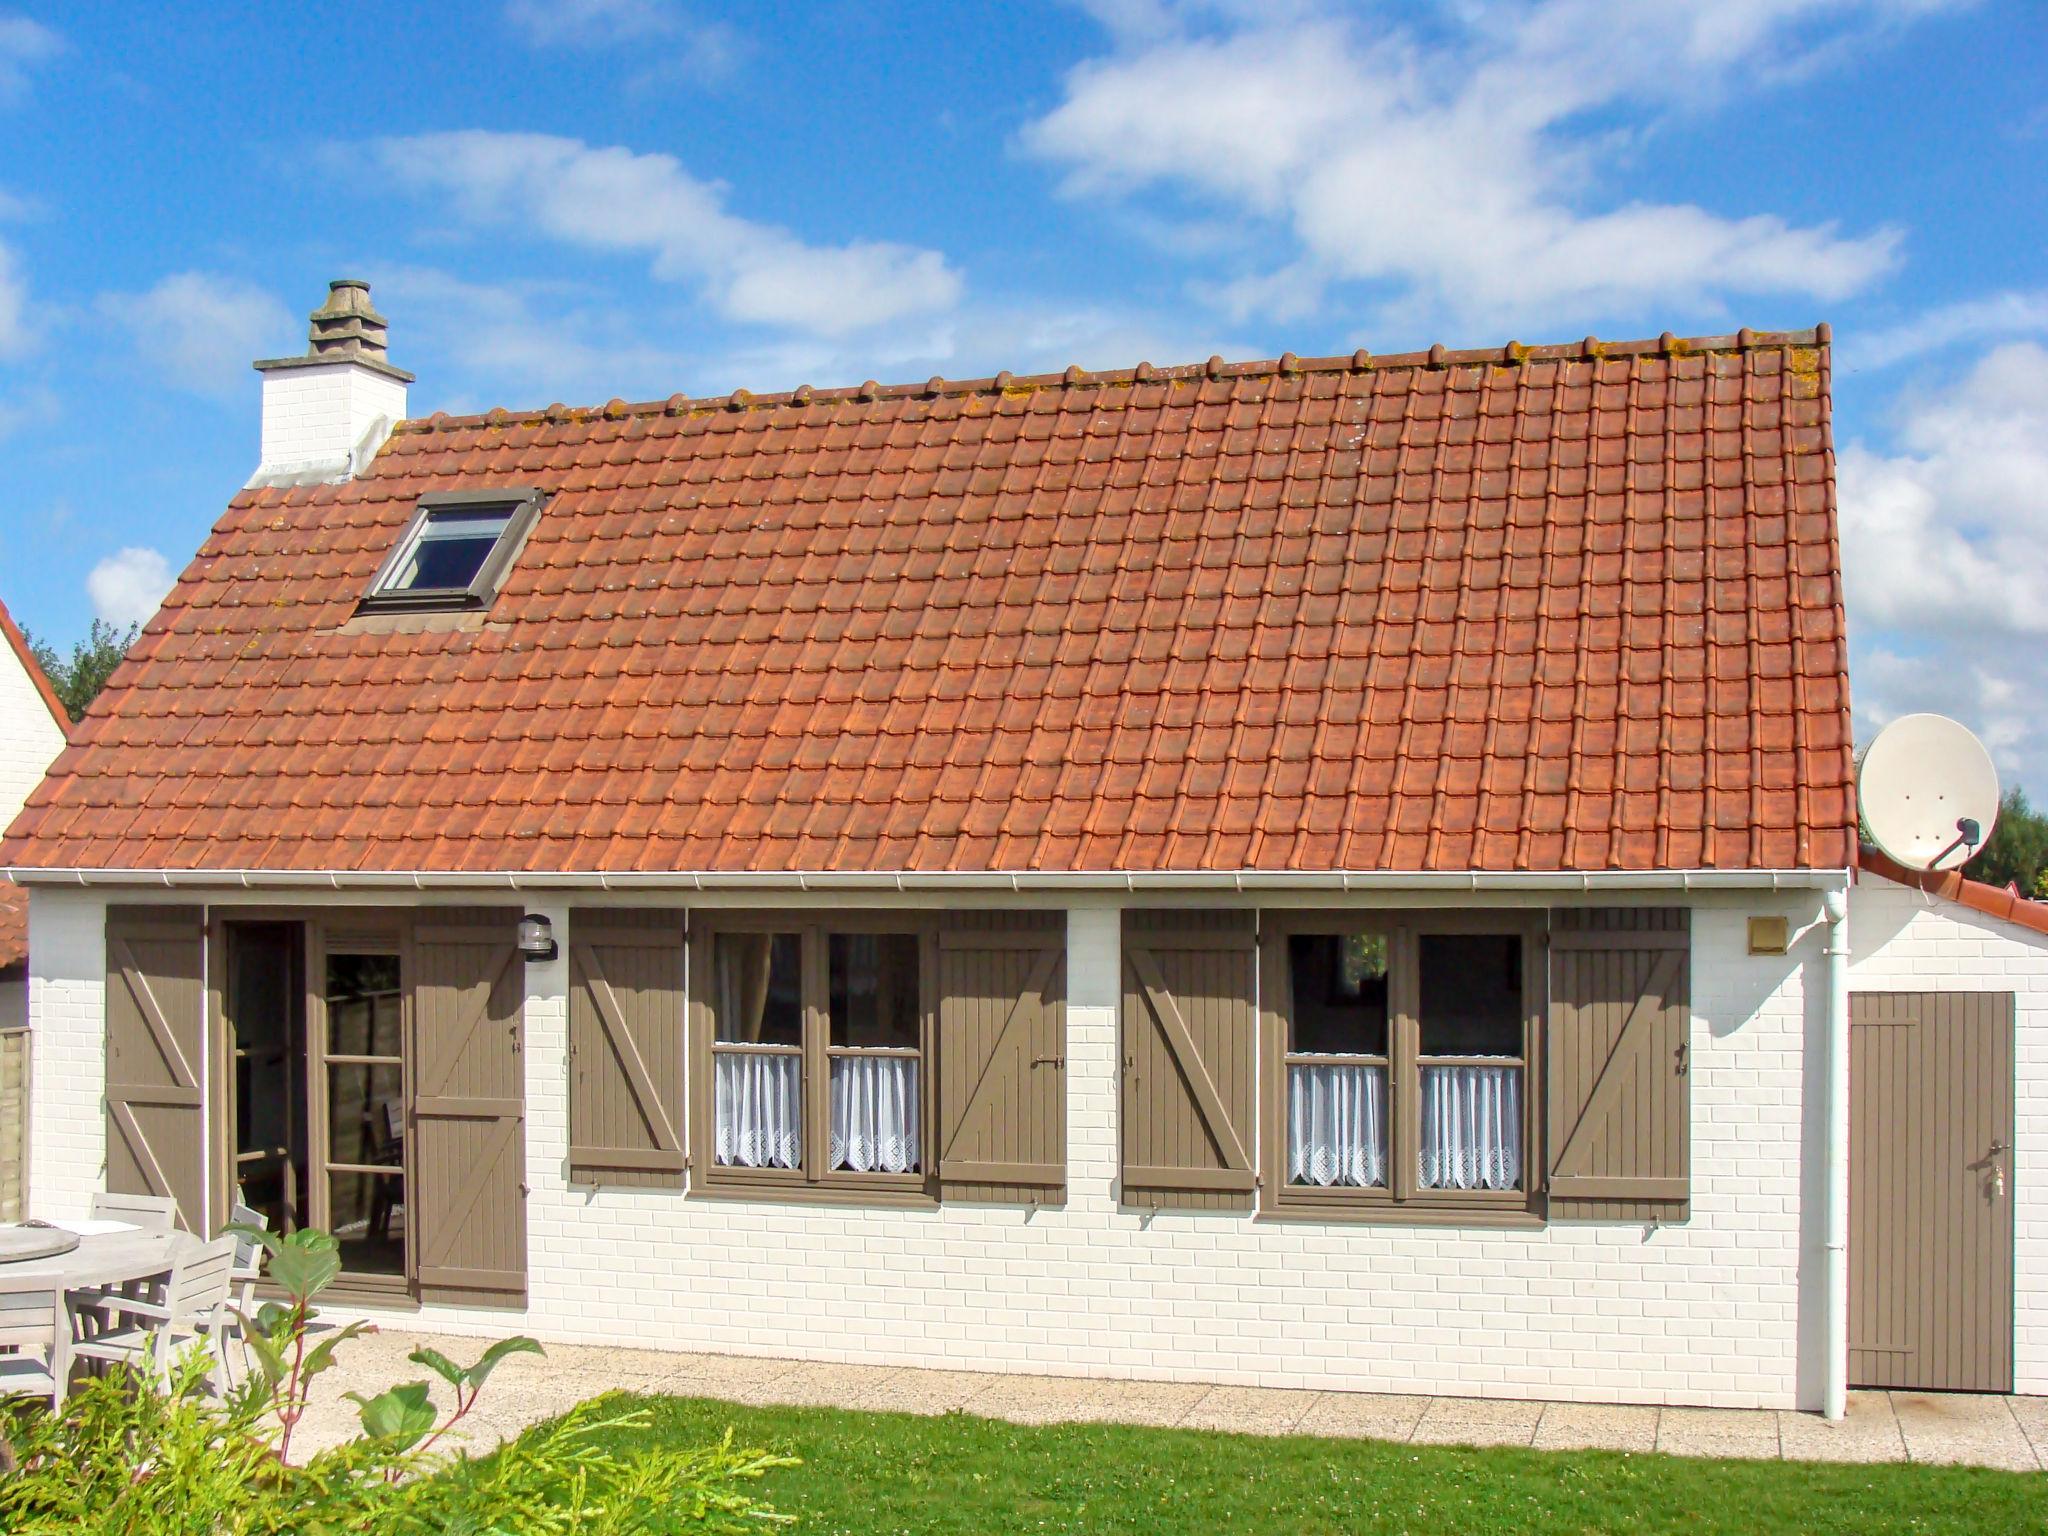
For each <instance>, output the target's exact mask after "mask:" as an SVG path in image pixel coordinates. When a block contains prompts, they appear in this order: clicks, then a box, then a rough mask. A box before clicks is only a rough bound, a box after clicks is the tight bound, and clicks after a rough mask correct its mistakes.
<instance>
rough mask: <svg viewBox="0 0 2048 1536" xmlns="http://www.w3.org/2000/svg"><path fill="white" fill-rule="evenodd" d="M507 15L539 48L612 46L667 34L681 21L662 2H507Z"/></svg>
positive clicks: (623, 0)
mask: <svg viewBox="0 0 2048 1536" xmlns="http://www.w3.org/2000/svg"><path fill="white" fill-rule="evenodd" d="M505 19H506V20H507V21H509V22H511V23H512V25H513V26H514V27H515V28H517V29H518V30H519V31H520V32H521V33H523V34H524V35H525V38H526V40H527V41H528V42H529V43H532V44H533V45H534V46H536V47H542V48H562V47H568V48H596V47H612V46H615V45H617V44H621V43H635V42H643V41H645V40H646V39H648V38H653V37H667V36H669V35H670V34H671V33H673V32H675V31H676V30H678V29H679V28H680V27H681V26H682V25H683V22H682V18H681V16H680V15H679V14H678V13H677V11H676V8H675V7H674V6H673V5H669V4H666V3H664V0H510V3H509V4H507V5H506V7H505Z"/></svg>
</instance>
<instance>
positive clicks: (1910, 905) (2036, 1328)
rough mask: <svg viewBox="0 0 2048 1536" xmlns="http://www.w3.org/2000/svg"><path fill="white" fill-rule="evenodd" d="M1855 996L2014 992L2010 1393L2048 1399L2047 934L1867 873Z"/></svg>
mask: <svg viewBox="0 0 2048 1536" xmlns="http://www.w3.org/2000/svg"><path fill="white" fill-rule="evenodd" d="M1849 947H1850V951H1851V955H1850V964H1849V986H1850V989H1851V990H1852V991H1856V992H2010V993H2012V994H2013V995H2014V1022H2015V1029H2016V1033H2017V1035H2018V1039H2017V1040H2016V1041H2015V1044H2014V1051H2013V1105H2014V1120H2015V1125H2014V1131H2015V1133H2016V1134H2015V1135H2014V1136H2013V1169H2012V1173H2013V1177H2012V1198H2013V1281H2014V1286H2013V1289H2014V1295H2013V1389H2014V1390H2015V1391H2018V1392H2028V1393H2048V934H2040V933H2036V932H2034V931H2033V930H2032V929H2030V928H2023V927H2021V926H2020V925H2019V924H2017V923H2008V922H2005V921H2004V920H2002V919H2000V918H1995V917H1989V916H1986V915H1985V914H1984V913H1981V912H1977V911H1974V910H1973V909H1971V908H1969V907H1966V906H1963V905H1961V904H1960V903H1958V902H1953V901H1945V900H1943V899H1942V898H1940V897H1938V896H1932V895H1929V894H1927V893H1926V892H1924V891H1919V890H1916V889H1914V888H1913V887H1911V886H1906V885H1900V884H1898V883H1896V882H1894V881H1891V880H1886V879H1883V878H1881V877H1879V876H1876V875H1871V874H1865V875H1863V876H1862V877H1861V879H1860V880H1859V881H1858V882H1857V885H1856V888H1855V890H1854V891H1853V892H1852V893H1851V895H1850V898H1849Z"/></svg>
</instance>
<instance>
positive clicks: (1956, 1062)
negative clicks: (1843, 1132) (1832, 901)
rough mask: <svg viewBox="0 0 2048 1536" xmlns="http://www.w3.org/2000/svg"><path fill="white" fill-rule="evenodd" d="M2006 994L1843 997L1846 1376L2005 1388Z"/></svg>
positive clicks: (2009, 1104)
mask: <svg viewBox="0 0 2048 1536" xmlns="http://www.w3.org/2000/svg"><path fill="white" fill-rule="evenodd" d="M2012 1140H2013V996H2012V994H2011V993H2010V992H1861V993H1857V994H1855V995H1853V996H1852V997H1851V998H1850V1000H1849V1380H1850V1383H1851V1384H1852V1385H1854V1386H1861V1387H1903V1388H1910V1389H1918V1390H1923V1391H1953V1392H2010V1391H2011V1390H2012V1323H2013V1253H2012V1241H2013V1218H2012V1212H2013V1187H2012V1182H2013V1157H2012Z"/></svg>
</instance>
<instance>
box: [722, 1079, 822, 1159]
mask: <svg viewBox="0 0 2048 1536" xmlns="http://www.w3.org/2000/svg"><path fill="white" fill-rule="evenodd" d="M711 1060H712V1074H711V1081H712V1098H713V1101H714V1103H713V1109H714V1112H715V1114H714V1118H715V1122H716V1123H715V1125H714V1126H713V1131H714V1135H713V1146H712V1155H713V1156H714V1157H715V1158H716V1159H717V1160H718V1165H719V1166H720V1167H721V1168H801V1167H802V1166H803V1165H804V1059H803V1057H801V1056H784V1055H781V1054H779V1053H777V1054H770V1053H769V1052H766V1051H713V1052H712V1053H711Z"/></svg>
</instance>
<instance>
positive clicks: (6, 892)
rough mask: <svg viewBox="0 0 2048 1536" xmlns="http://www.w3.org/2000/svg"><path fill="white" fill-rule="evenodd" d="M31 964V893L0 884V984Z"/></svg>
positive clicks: (7, 881)
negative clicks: (29, 923) (29, 925)
mask: <svg viewBox="0 0 2048 1536" xmlns="http://www.w3.org/2000/svg"><path fill="white" fill-rule="evenodd" d="M27 964H28V892H27V891H25V890H23V889H22V888H21V887H20V886H18V885H16V884H15V883H14V882H13V881H12V880H0V981H8V980H12V979H13V977H14V974H15V973H16V972H17V971H20V970H22V969H23V968H24V967H26V965H27Z"/></svg>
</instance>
